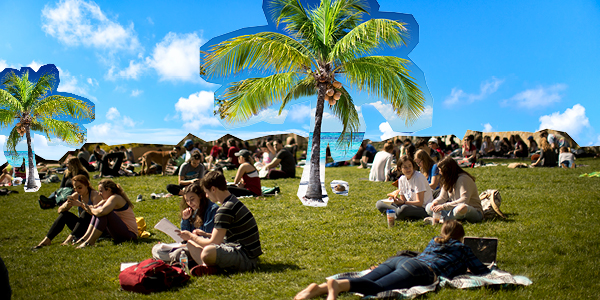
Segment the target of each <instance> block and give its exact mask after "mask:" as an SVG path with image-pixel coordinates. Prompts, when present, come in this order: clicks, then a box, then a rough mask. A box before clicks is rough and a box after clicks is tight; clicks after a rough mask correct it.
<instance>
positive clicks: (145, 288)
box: [119, 258, 190, 294]
mask: <svg viewBox="0 0 600 300" xmlns="http://www.w3.org/2000/svg"><path fill="white" fill-rule="evenodd" d="M189 279H190V276H189V275H187V274H185V272H184V271H183V270H182V269H181V268H178V267H174V266H171V265H169V264H167V263H165V262H164V261H162V260H156V259H152V258H149V259H146V260H144V261H142V262H141V263H139V264H137V265H134V266H131V267H128V268H127V269H125V270H123V271H122V272H121V273H120V274H119V283H121V288H123V289H124V290H126V291H131V292H136V293H143V294H149V293H152V292H160V291H164V290H167V289H169V288H171V287H173V286H176V285H180V284H183V283H185V282H186V281H188V280H189Z"/></svg>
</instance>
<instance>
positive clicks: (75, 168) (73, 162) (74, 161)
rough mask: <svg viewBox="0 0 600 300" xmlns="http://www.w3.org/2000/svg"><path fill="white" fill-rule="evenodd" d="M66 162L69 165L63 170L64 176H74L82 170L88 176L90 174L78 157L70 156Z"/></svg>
mask: <svg viewBox="0 0 600 300" xmlns="http://www.w3.org/2000/svg"><path fill="white" fill-rule="evenodd" d="M67 164H69V166H68V167H67V170H66V171H65V176H75V175H78V174H79V172H81V171H83V172H85V173H86V174H87V177H88V178H89V177H90V174H89V173H88V171H87V170H86V169H85V168H84V167H83V165H82V164H81V162H80V161H79V158H77V157H71V158H69V159H68V160H67Z"/></svg>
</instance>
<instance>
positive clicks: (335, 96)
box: [333, 91, 342, 101]
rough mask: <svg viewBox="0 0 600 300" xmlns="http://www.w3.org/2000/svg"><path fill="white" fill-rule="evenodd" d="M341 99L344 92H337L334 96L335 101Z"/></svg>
mask: <svg viewBox="0 0 600 300" xmlns="http://www.w3.org/2000/svg"><path fill="white" fill-rule="evenodd" d="M340 97H342V92H340V91H337V92H335V94H333V99H335V100H336V101H337V100H340Z"/></svg>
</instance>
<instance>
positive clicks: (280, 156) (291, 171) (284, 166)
mask: <svg viewBox="0 0 600 300" xmlns="http://www.w3.org/2000/svg"><path fill="white" fill-rule="evenodd" d="M273 147H275V150H276V152H277V154H275V158H274V159H273V161H271V162H270V163H269V164H267V165H266V166H265V168H266V169H267V170H269V173H268V174H267V179H279V178H294V177H296V165H295V164H294V157H293V156H292V153H290V152H289V151H287V149H285V148H283V143H282V142H281V140H280V139H276V140H275V141H273ZM279 165H281V170H277V169H275V168H277V167H278V166H279Z"/></svg>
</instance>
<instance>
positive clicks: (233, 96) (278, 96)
mask: <svg viewBox="0 0 600 300" xmlns="http://www.w3.org/2000/svg"><path fill="white" fill-rule="evenodd" d="M298 80H299V78H298V75H297V74H296V73H295V72H287V73H280V74H274V75H271V76H267V77H263V78H248V79H245V80H242V81H239V82H234V83H231V85H230V86H229V87H228V88H227V89H226V90H225V93H224V94H223V97H224V99H223V100H225V101H224V102H223V104H222V105H221V107H220V108H219V112H220V113H221V118H223V119H225V120H226V121H227V122H230V123H238V122H243V121H246V120H248V119H250V117H252V116H253V115H256V114H258V112H259V111H260V110H262V109H265V108H267V107H269V106H271V105H272V104H273V103H275V102H279V101H282V100H283V99H284V98H285V97H286V96H287V95H288V93H289V91H290V90H291V89H292V88H293V87H294V86H295V85H296V82H297V81H298ZM280 111H281V110H280Z"/></svg>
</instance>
